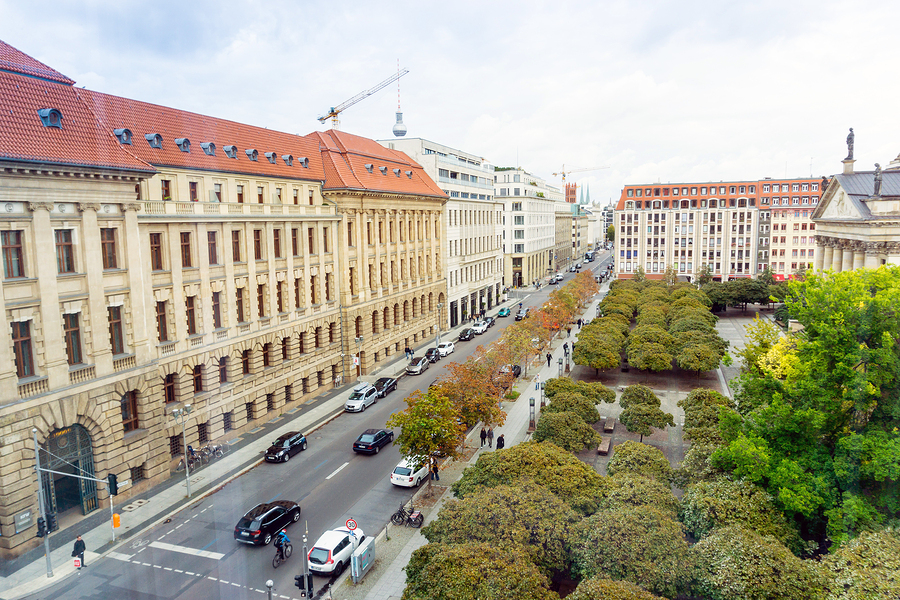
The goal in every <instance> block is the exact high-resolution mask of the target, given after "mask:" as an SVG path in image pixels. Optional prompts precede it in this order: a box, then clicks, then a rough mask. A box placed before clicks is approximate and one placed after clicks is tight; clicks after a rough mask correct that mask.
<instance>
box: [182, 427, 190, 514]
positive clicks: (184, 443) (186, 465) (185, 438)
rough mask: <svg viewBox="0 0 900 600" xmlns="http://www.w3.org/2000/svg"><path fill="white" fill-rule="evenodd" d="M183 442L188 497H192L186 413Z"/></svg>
mask: <svg viewBox="0 0 900 600" xmlns="http://www.w3.org/2000/svg"><path fill="white" fill-rule="evenodd" d="M181 443H182V445H183V446H184V479H185V481H187V494H188V498H190V497H191V468H190V467H189V466H188V454H187V453H188V447H187V434H186V433H185V432H184V415H183V414H182V415H181Z"/></svg>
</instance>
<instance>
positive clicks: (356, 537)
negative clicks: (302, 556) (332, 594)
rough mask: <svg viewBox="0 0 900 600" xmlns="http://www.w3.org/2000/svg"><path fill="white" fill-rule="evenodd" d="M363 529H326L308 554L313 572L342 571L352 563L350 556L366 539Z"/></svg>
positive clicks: (310, 568) (328, 572)
mask: <svg viewBox="0 0 900 600" xmlns="http://www.w3.org/2000/svg"><path fill="white" fill-rule="evenodd" d="M365 539H366V536H365V534H364V533H363V531H362V529H357V530H355V531H351V530H349V529H332V530H330V531H326V532H325V533H323V534H322V535H321V536H319V539H317V540H316V543H315V544H313V547H312V549H311V550H310V551H309V554H307V555H306V556H307V558H308V559H309V560H308V564H309V570H310V571H312V572H313V573H319V574H330V573H338V574H340V573H342V572H343V571H344V567H346V566H347V565H349V564H350V556H351V555H352V554H353V553H354V552H355V551H356V549H357V548H359V545H360V544H361V543H363V541H365Z"/></svg>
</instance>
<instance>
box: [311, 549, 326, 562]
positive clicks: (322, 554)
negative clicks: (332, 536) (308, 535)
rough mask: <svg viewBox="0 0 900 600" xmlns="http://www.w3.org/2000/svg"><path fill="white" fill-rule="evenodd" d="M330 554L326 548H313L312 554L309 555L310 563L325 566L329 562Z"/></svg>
mask: <svg viewBox="0 0 900 600" xmlns="http://www.w3.org/2000/svg"><path fill="white" fill-rule="evenodd" d="M329 554H330V552H328V550H326V549H325V548H313V549H312V552H310V553H309V562H312V563H316V564H317V565H324V564H325V562H326V561H327V560H328V555H329Z"/></svg>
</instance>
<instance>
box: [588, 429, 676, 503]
mask: <svg viewBox="0 0 900 600" xmlns="http://www.w3.org/2000/svg"><path fill="white" fill-rule="evenodd" d="M626 443H627V442H626ZM606 483H607V486H606V489H605V490H604V495H603V497H602V498H601V499H600V506H599V510H615V509H619V508H634V507H641V506H650V507H653V508H655V509H657V510H661V511H663V512H664V513H666V514H667V515H669V516H670V517H672V518H673V519H674V518H675V517H676V516H677V515H678V498H676V497H675V495H674V494H672V489H671V487H669V484H668V483H663V482H662V481H661V480H660V479H656V478H654V477H645V476H644V475H641V474H638V473H635V472H631V471H621V472H617V473H616V474H615V475H611V476H610V477H608V478H607V481H606Z"/></svg>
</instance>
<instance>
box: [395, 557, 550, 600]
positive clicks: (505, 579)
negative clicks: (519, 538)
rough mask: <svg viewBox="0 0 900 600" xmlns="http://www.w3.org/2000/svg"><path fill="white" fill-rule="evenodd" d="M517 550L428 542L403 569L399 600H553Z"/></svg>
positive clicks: (543, 581) (533, 567)
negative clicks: (404, 575) (472, 599)
mask: <svg viewBox="0 0 900 600" xmlns="http://www.w3.org/2000/svg"><path fill="white" fill-rule="evenodd" d="M526 552H527V550H526V549H525V548H521V547H518V546H512V547H510V546H497V545H494V544H485V543H467V544H428V545H425V546H422V547H421V548H419V549H418V550H416V551H415V552H413V554H412V557H411V558H410V561H409V564H408V565H407V566H406V569H405V570H406V589H404V590H403V600H469V599H471V598H491V599H492V600H520V599H521V598H536V599H538V600H558V599H559V596H558V595H557V594H556V593H555V592H553V591H551V590H550V580H549V579H548V578H547V577H546V576H545V575H543V574H542V573H541V572H540V570H539V569H538V567H537V566H536V565H535V564H534V563H532V562H531V561H528V560H523V559H522V558H521V556H522V555H523V554H525V553H526Z"/></svg>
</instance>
